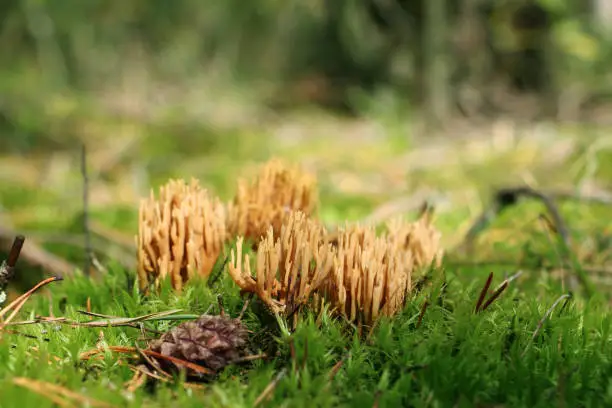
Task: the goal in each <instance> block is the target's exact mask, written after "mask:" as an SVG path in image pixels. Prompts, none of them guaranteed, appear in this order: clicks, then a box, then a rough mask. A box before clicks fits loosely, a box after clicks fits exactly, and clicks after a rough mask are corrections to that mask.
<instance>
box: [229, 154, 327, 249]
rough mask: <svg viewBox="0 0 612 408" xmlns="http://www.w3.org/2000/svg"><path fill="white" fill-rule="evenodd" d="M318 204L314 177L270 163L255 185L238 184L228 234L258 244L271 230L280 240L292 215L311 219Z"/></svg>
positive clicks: (259, 175) (277, 163)
mask: <svg viewBox="0 0 612 408" xmlns="http://www.w3.org/2000/svg"><path fill="white" fill-rule="evenodd" d="M317 200H318V195H317V189H316V179H315V177H314V176H313V175H311V174H308V173H306V172H304V171H303V170H302V169H300V168H299V167H297V166H289V165H287V164H286V163H285V162H283V161H281V160H278V159H273V160H270V161H269V162H267V163H266V164H265V165H264V166H263V167H262V168H261V170H260V172H259V174H258V175H257V176H256V178H255V180H253V181H252V182H248V181H247V180H245V179H241V180H239V182H238V191H237V193H236V196H235V197H234V200H233V201H232V202H231V203H230V204H229V207H228V231H229V233H230V234H231V235H232V236H235V237H238V236H242V237H245V238H248V239H251V240H252V241H254V242H255V243H256V244H257V243H258V242H259V241H260V240H261V239H262V238H263V237H264V236H265V235H266V233H267V230H268V228H269V227H270V226H272V229H273V231H274V236H276V237H278V236H279V234H280V230H281V225H282V223H283V221H284V220H285V219H286V218H287V216H288V215H289V213H290V212H291V211H296V210H299V211H301V212H303V213H304V214H306V215H308V216H310V215H312V214H313V213H314V211H315V209H316V204H317Z"/></svg>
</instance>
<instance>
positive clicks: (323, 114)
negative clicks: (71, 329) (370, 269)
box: [0, 0, 612, 269]
mask: <svg viewBox="0 0 612 408" xmlns="http://www.w3.org/2000/svg"><path fill="white" fill-rule="evenodd" d="M611 34H612V3H611V2H610V1H609V0H590V1H587V0H456V1H454V0H452V1H451V0H421V1H416V0H301V1H288V0H248V1H247V0H223V1H201V0H174V1H169V0H146V1H145V0H131V1H108V0H104V1H103V0H86V1H84V0H59V1H47V0H3V1H2V2H0V49H1V50H2V52H0V230H1V229H3V228H4V229H5V230H6V229H19V230H20V231H23V232H24V233H26V235H27V236H28V237H30V238H31V239H32V240H37V241H38V242H42V243H44V244H45V248H48V249H51V250H53V251H54V253H58V254H63V256H64V257H65V258H66V259H69V260H74V261H75V262H79V261H78V257H75V256H74V252H75V251H74V249H71V248H73V247H74V246H75V245H82V242H83V241H82V237H83V235H82V234H83V228H82V213H83V211H82V210H83V203H82V182H83V180H82V179H83V177H82V174H81V171H80V170H79V166H80V160H81V159H80V156H79V154H80V153H79V152H80V150H79V146H80V144H81V143H83V142H84V143H85V144H86V145H87V149H88V162H87V166H88V168H89V178H88V183H89V185H88V188H89V191H90V197H89V203H90V204H89V205H90V211H91V214H90V215H91V229H92V230H93V231H94V233H95V237H94V238H95V239H94V247H95V248H96V251H97V252H98V253H99V254H104V255H105V256H108V257H109V258H111V259H119V260H121V259H123V260H125V262H123V263H124V265H126V266H133V262H134V257H133V252H132V251H133V245H134V244H133V236H134V234H135V233H136V229H137V217H136V209H137V202H138V199H139V198H140V197H142V196H143V195H147V194H148V193H149V189H150V188H152V187H153V188H155V189H156V188H157V186H158V185H159V184H161V183H163V182H165V181H166V180H167V179H168V177H184V178H189V177H191V176H195V177H198V178H200V179H201V180H202V181H203V184H204V185H205V186H210V187H213V188H214V189H215V191H216V192H218V193H219V194H220V195H222V196H223V197H224V198H229V197H231V195H232V194H233V192H234V190H235V184H234V183H235V178H236V177H237V176H245V175H247V176H248V174H250V172H251V171H252V170H253V169H254V168H255V167H254V166H255V164H254V163H256V162H258V161H259V162H260V161H262V160H266V159H267V158H268V157H269V156H270V155H272V154H279V155H281V156H285V157H293V158H299V161H300V163H301V164H303V165H305V166H306V167H307V168H308V169H314V170H315V171H316V172H317V174H318V175H319V177H320V185H321V197H322V200H323V202H324V204H323V208H324V210H323V214H322V216H323V218H324V219H325V220H328V221H329V220H340V219H345V218H348V219H358V218H360V217H364V216H365V215H366V214H369V213H370V212H371V211H373V210H375V209H379V210H380V211H381V212H383V213H384V212H385V211H387V210H388V208H387V207H384V206H385V205H386V203H389V202H391V203H392V204H393V203H394V204H393V205H396V204H397V205H399V206H400V207H401V208H402V210H401V211H408V210H407V207H410V206H412V207H410V208H417V207H418V205H420V204H421V203H422V201H423V200H424V199H430V200H434V201H435V203H436V206H437V208H438V209H439V211H440V213H441V214H444V212H445V211H446V210H449V209H452V211H449V212H448V213H449V215H448V220H447V221H449V222H448V223H446V224H445V223H443V224H442V225H441V228H442V229H443V230H444V229H446V231H445V232H453V233H455V235H453V237H451V238H449V239H450V240H453V239H454V237H455V236H459V235H460V233H462V232H465V231H466V228H467V227H468V224H469V222H470V219H473V218H474V217H476V216H477V215H478V213H479V211H480V209H481V207H482V206H483V205H484V204H483V203H484V202H485V201H486V200H488V198H489V197H490V191H489V190H490V188H491V187H492V186H496V185H500V184H503V183H507V182H510V183H524V182H528V183H530V184H531V185H537V184H538V183H542V184H545V185H547V186H552V185H562V186H564V187H568V186H571V187H573V186H576V185H578V186H579V187H580V188H581V189H582V190H581V191H584V189H587V188H590V189H591V190H594V189H597V188H599V187H601V186H602V185H603V187H605V186H607V185H609V183H610V178H609V175H610V172H611V171H612V167H611V165H610V163H612V160H609V159H610V157H612V154H611V153H610V146H612V143H610V140H609V137H608V139H605V140H607V141H605V142H597V143H594V140H596V139H597V140H600V138H599V135H600V133H601V131H602V129H603V132H604V133H605V129H606V126H607V125H610V124H612V70H610V66H612V35H611ZM508 123H513V124H516V123H520V124H521V125H520V126H523V127H522V128H521V129H522V131H524V132H523V133H521V137H520V138H518V136H517V133H516V132H515V130H514V129H515V128H514V127H513V126H515V125H512V126H510V127H508V125H507V124H508ZM541 123H547V124H550V123H554V124H555V125H554V126H557V127H555V130H554V131H552V130H551V128H547V127H541V126H540V125H539V124H541ZM558 124H562V126H564V127H561V128H559V127H558ZM539 126H540V127H539ZM576 126H578V128H576ZM529 129H536V131H535V133H534V132H531V133H530V130H529ZM525 132H526V133H525ZM567 134H571V136H572V137H571V138H570V139H567V138H562V137H561V136H563V135H566V136H567ZM439 135H442V136H444V137H442V138H438V137H434V136H439ZM465 135H468V136H469V135H483V136H487V137H489V136H490V137H491V138H492V140H493V142H491V143H489V142H487V144H485V145H477V144H469V143H467V142H466V143H463V142H462V143H463V144H461V145H459V146H458V145H456V144H455V145H453V144H452V143H453V142H452V140H453V139H460V138H462V137H464V136H465ZM500 135H501V136H500ZM542 135H544V136H542ZM551 135H552V136H551ZM576 135H579V136H581V137H579V138H575V137H574V136H576ZM418 136H420V138H421V139H431V140H434V139H435V140H437V141H439V140H440V139H443V141H442V142H441V144H438V145H436V146H435V147H433V148H422V149H420V150H415V149H416V147H415V146H416V139H417V137H418ZM523 136H524V137H523ZM540 136H542V137H540ZM582 136H584V137H582ZM581 138H582V140H583V142H579V141H577V140H578V139H581ZM519 139H520V141H519ZM568 163H571V165H570V164H568ZM595 181H597V182H595ZM606 183H607V184H606ZM591 190H590V191H591ZM338 193H341V194H342V195H341V197H342V198H341V199H339V198H338ZM407 194H408V195H410V197H408V198H406V195H407ZM332 197H335V198H332ZM432 197H433V198H432ZM394 200H396V201H394ZM397 200H399V201H397ZM402 200H404V201H402ZM407 202H409V203H412V204H410V205H408V204H406V203H407ZM330 203H331V204H333V205H331V204H330ZM398 203H399V204H398ZM413 204H414V205H413ZM389 211H390V210H389ZM583 215H584V214H583ZM582 221H583V222H587V219H586V218H585V217H584V216H583V217H582ZM593 221H596V222H597V221H598V220H597V219H596V217H595V216H593ZM458 225H459V227H458ZM57 231H62V233H61V234H58V233H57ZM66 231H67V232H66ZM0 232H1V231H0ZM5 235H6V236H9V235H10V234H5ZM5 238H6V237H5ZM499 239H500V240H503V237H500V238H499ZM109 241H110V242H112V246H108V242H109ZM28 242H29V241H28ZM105 242H106V243H105ZM118 247H123V248H124V249H119V248H118ZM122 251H123V252H122ZM122 254H123V255H122ZM61 265H62V264H60V269H62V268H61Z"/></svg>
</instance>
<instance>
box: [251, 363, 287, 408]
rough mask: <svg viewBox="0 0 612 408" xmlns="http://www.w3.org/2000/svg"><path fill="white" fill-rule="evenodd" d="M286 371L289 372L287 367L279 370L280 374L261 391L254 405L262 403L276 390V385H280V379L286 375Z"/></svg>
mask: <svg viewBox="0 0 612 408" xmlns="http://www.w3.org/2000/svg"><path fill="white" fill-rule="evenodd" d="M286 373H287V369H285V368H283V369H282V370H281V371H279V373H278V374H276V377H274V379H273V380H272V381H271V382H270V384H268V385H267V386H266V388H264V390H263V391H262V392H261V394H259V396H258V397H257V399H256V400H255V402H254V403H253V407H256V406H258V405H259V404H261V403H262V402H263V401H264V400H266V399H267V398H268V397H269V396H270V395H271V394H272V393H273V392H274V389H275V388H276V386H277V385H278V383H279V382H280V380H282V378H283V377H284V376H285V374H286Z"/></svg>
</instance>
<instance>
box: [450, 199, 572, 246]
mask: <svg viewBox="0 0 612 408" xmlns="http://www.w3.org/2000/svg"><path fill="white" fill-rule="evenodd" d="M522 197H527V198H533V199H536V200H539V201H541V202H542V203H543V204H544V206H545V207H546V209H547V210H548V212H549V213H550V215H551V217H552V221H553V223H554V225H555V229H556V230H557V233H558V234H559V236H560V237H561V239H562V240H563V243H564V244H565V246H566V247H567V248H569V247H570V244H571V240H570V235H569V230H568V228H567V226H566V223H565V221H564V220H563V218H562V217H561V214H560V212H559V210H558V208H557V205H556V204H555V203H554V201H553V199H552V198H551V197H550V196H549V195H548V194H545V193H543V192H541V191H538V190H535V189H533V188H531V187H507V188H501V189H499V190H497V192H496V193H495V195H494V199H493V204H492V205H491V206H490V207H489V208H488V209H486V210H485V211H484V212H483V213H482V214H481V215H480V217H478V219H477V220H476V222H474V224H473V225H472V227H471V228H470V229H469V230H468V232H467V234H466V237H465V239H464V242H463V244H462V245H463V246H464V247H465V248H467V249H470V248H471V245H472V243H473V242H474V239H475V238H476V236H477V235H478V234H480V232H482V231H483V230H484V229H485V228H487V227H488V226H489V224H490V223H491V222H492V221H493V219H494V218H495V217H496V216H497V215H498V214H499V213H501V212H502V211H503V210H505V209H506V208H507V207H510V206H513V205H515V204H517V203H518V201H519V199H520V198H522Z"/></svg>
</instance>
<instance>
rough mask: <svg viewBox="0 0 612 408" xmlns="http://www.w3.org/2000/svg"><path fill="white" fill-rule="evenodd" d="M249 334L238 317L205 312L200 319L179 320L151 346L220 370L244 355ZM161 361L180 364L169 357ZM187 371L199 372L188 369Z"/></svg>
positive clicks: (165, 366)
mask: <svg viewBox="0 0 612 408" xmlns="http://www.w3.org/2000/svg"><path fill="white" fill-rule="evenodd" d="M247 334H248V331H247V329H246V327H245V326H244V325H243V324H242V322H241V321H240V320H239V319H232V318H229V317H225V316H210V315H203V316H201V317H200V318H198V319H197V320H194V321H189V322H185V323H181V324H179V325H178V326H176V327H175V328H173V329H171V330H170V331H168V332H167V333H164V334H163V335H162V336H161V337H160V338H159V339H158V340H154V341H153V342H151V344H150V346H149V347H150V349H151V350H153V351H156V352H158V353H161V354H163V355H164V356H170V357H175V358H178V359H181V360H185V361H189V362H191V363H195V364H198V365H201V366H203V367H206V368H208V369H210V370H213V371H218V370H220V369H222V368H223V367H225V366H226V365H228V364H230V363H231V362H232V361H233V360H236V359H238V358H240V357H243V356H244V353H245V349H246V344H247ZM160 360H161V359H160ZM159 363H160V364H161V366H162V367H163V368H168V366H170V368H173V369H176V368H177V365H175V364H173V363H170V362H168V361H167V360H162V361H159ZM178 368H181V367H178ZM188 375H196V373H195V372H193V371H191V370H189V372H188Z"/></svg>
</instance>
